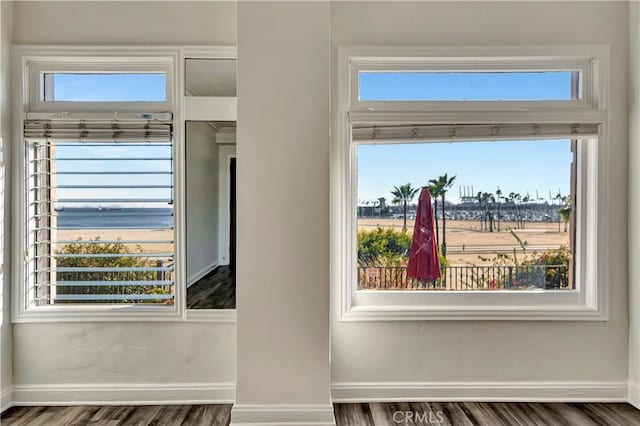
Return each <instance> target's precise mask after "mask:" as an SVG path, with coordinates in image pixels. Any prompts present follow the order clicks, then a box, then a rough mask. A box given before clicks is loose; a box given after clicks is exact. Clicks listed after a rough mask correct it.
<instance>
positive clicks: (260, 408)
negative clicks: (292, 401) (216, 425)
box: [230, 404, 336, 426]
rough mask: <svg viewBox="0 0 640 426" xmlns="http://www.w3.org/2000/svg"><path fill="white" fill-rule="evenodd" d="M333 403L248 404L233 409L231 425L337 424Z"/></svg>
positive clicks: (307, 425) (327, 425)
mask: <svg viewBox="0 0 640 426" xmlns="http://www.w3.org/2000/svg"><path fill="white" fill-rule="evenodd" d="M335 424H336V420H335V418H334V416H333V405H331V404H327V405H246V404H236V405H234V406H233V408H232V409H231V425H230V426H259V425H270V426H272V425H283V426H294V425H295V426H335Z"/></svg>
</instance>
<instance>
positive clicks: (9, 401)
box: [0, 386, 13, 413]
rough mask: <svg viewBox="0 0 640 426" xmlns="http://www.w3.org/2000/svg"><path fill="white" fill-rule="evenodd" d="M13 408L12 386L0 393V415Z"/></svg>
mask: <svg viewBox="0 0 640 426" xmlns="http://www.w3.org/2000/svg"><path fill="white" fill-rule="evenodd" d="M11 407H13V386H7V387H6V388H4V389H2V391H1V392H0V413H4V412H5V410H8V409H9V408H11Z"/></svg>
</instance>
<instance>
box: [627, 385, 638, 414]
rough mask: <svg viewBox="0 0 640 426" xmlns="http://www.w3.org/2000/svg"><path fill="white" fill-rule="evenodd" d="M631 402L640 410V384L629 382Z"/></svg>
mask: <svg viewBox="0 0 640 426" xmlns="http://www.w3.org/2000/svg"><path fill="white" fill-rule="evenodd" d="M629 404H631V405H633V406H634V407H636V408H637V409H639V410H640V386H638V384H637V383H633V382H629Z"/></svg>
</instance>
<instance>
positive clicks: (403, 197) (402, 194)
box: [391, 183, 420, 232]
mask: <svg viewBox="0 0 640 426" xmlns="http://www.w3.org/2000/svg"><path fill="white" fill-rule="evenodd" d="M419 189H420V188H412V187H411V184H410V183H406V184H404V185H400V186H399V187H398V186H394V187H393V191H391V195H393V197H394V198H393V203H394V204H400V203H402V212H403V216H404V224H403V225H402V231H403V232H406V230H407V205H408V204H409V203H410V202H411V200H413V197H415V196H416V194H417V193H418V191H419Z"/></svg>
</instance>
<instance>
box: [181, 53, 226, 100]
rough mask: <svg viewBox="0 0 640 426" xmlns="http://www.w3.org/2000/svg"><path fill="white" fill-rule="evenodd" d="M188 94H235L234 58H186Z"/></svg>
mask: <svg viewBox="0 0 640 426" xmlns="http://www.w3.org/2000/svg"><path fill="white" fill-rule="evenodd" d="M186 89H187V95H188V96H236V60H235V59H187V61H186Z"/></svg>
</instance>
